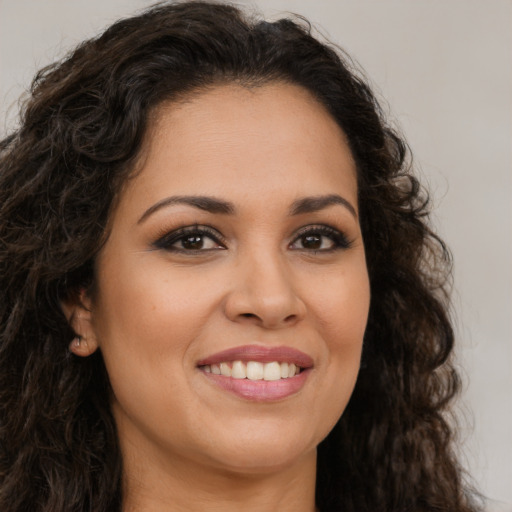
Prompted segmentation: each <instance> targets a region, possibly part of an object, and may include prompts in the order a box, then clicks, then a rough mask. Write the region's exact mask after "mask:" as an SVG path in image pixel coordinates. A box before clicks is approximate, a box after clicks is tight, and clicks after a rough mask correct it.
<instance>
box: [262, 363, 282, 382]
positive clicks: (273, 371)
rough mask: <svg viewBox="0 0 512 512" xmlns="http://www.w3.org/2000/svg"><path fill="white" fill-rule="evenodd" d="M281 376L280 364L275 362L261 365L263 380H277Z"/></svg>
mask: <svg viewBox="0 0 512 512" xmlns="http://www.w3.org/2000/svg"><path fill="white" fill-rule="evenodd" d="M280 378H281V366H280V365H279V363H277V362H273V363H267V364H266V365H265V366H264V367H263V380H279V379H280Z"/></svg>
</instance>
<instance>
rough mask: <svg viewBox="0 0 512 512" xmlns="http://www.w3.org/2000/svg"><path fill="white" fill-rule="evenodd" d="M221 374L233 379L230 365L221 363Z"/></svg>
mask: <svg viewBox="0 0 512 512" xmlns="http://www.w3.org/2000/svg"><path fill="white" fill-rule="evenodd" d="M220 374H221V375H224V377H231V368H230V366H229V365H228V363H220Z"/></svg>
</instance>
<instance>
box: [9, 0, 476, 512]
mask: <svg viewBox="0 0 512 512" xmlns="http://www.w3.org/2000/svg"><path fill="white" fill-rule="evenodd" d="M1 148H2V150H1V151H2V153H1V160H0V166H1V167H0V173H1V174H0V195H1V196H0V216H1V223H0V229H1V232H0V240H1V244H2V246H1V251H0V254H1V266H0V268H1V280H2V281H1V284H0V286H1V289H2V295H1V297H2V299H1V303H0V304H1V306H0V314H1V337H0V389H1V391H0V393H1V394H0V407H1V416H0V418H1V420H0V421H1V423H0V432H1V434H0V436H1V447H2V455H1V465H0V467H1V470H0V471H1V484H0V504H1V509H2V510H5V511H9V512H11V511H13V512H14V511H26V510H34V511H52V512H57V511H63V512H64V511H66V512H68V511H73V510H76V511H84V510H94V511H103V510H108V511H114V510H119V511H124V512H126V511H135V510H147V511H161V510H209V509H211V510H215V509H220V508H221V507H222V509H223V510H240V509H241V508H243V509H244V510H268V511H272V510H277V509H279V510H292V509H293V510H294V511H304V512H305V511H308V512H311V511H313V510H320V511H336V510H343V511H351V510H353V511H364V510H367V511H372V512H375V511H405V510H415V511H431V510H450V511H452V510H453V511H460V512H462V511H464V512H466V511H471V510H475V506H474V505H472V503H471V499H470V496H469V494H468V492H467V491H466V489H465V488H464V485H463V482H462V477H461V470H460V468H459V466H458V463H457V461H456V459H455V457H454V455H453V453H452V443H451V441H452V431H451V428H450V426H449V423H448V420H447V418H446V414H447V413H448V412H449V406H450V403H451V400H452V398H453V397H454V395H455V394H456V392H457V389H458V385H459V383H458V377H457V374H456V373H455V371H454V369H453V366H452V365H451V363H450V354H451V351H452V346H453V333H452V329H451V326H450V322H449V319H448V315H447V307H448V305H447V298H446V281H447V272H448V270H449V255H448V252H447V250H446V248H445V246H444V245H443V243H442V242H441V241H440V240H439V239H438V238H437V237H436V235H435V234H434V233H433V232H432V231H431V230H430V228H429V226H428V223H427V221H428V211H427V208H426V204H427V199H426V197H425V195H424V194H423V193H422V191H421V189H420V187H419V185H418V182H417V181H416V179H415V178H414V177H413V176H412V175H411V174H410V170H409V167H408V163H407V158H406V146H405V144H404V142H403V141H402V140H401V139H400V138H399V137H398V136H397V135H396V134H395V133H394V132H393V131H392V130H391V129H390V128H388V127H387V126H386V124H385V122H384V121H383V119H382V116H381V113H380V110H379V107H378V105H377V103H376V101H375V99H374V97H373V95H372V93H371V91H370V90H369V88H368V87H367V85H366V84H365V83H364V81H363V80H362V79H361V78H360V77H358V76H357V75H355V74H354V72H353V71H352V70H351V69H350V66H349V64H348V63H347V62H346V61H345V60H344V59H343V58H341V57H340V56H338V55H337V54H336V53H335V52H334V51H333V50H332V49H331V48H329V47H328V46H326V45H323V44H322V43H320V42H318V41H317V40H315V39H314V38H312V37H311V36H310V35H309V32H308V27H307V26H304V24H300V23H297V22H293V21H291V20H280V21H278V22H275V23H266V22H262V21H257V20H256V21H254V20H250V19H246V18H245V17H244V15H243V14H242V13H241V12H239V11H238V10H237V9H235V8H234V7H231V6H227V5H219V4H209V3H202V2H185V3H180V4H176V5H161V6H157V7H155V8H153V9H150V10H148V11H147V12H145V13H144V14H142V15H140V16H137V17H134V18H130V19H126V20H122V21H120V22H118V23H116V24H114V25H113V26H112V27H110V28H109V29H108V30H107V31H106V32H105V33H104V34H103V35H102V36H101V37H99V38H97V39H95V40H91V41H87V42H85V43H84V44H82V45H81V46H80V47H79V48H77V50H76V51H75V52H74V53H73V54H72V55H71V56H70V57H69V58H68V59H66V60H65V61H63V62H61V63H59V64H56V65H54V66H50V67H48V68H46V69H44V70H43V71H41V72H40V73H39V74H38V76H37V77H36V79H35V81H34V84H33V89H32V98H31V100H30V101H29V102H28V103H27V105H26V108H25V112H24V116H23V122H22V125H21V127H20V129H19V130H18V131H17V132H16V133H13V134H12V135H11V136H10V137H8V138H7V139H5V140H4V141H3V142H2V146H1Z"/></svg>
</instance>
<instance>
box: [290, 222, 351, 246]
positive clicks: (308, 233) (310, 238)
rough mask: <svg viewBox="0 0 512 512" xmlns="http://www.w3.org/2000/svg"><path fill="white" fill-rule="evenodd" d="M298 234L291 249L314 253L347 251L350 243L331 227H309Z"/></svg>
mask: <svg viewBox="0 0 512 512" xmlns="http://www.w3.org/2000/svg"><path fill="white" fill-rule="evenodd" d="M301 231H302V232H299V233H298V236H297V238H296V239H295V240H294V241H293V242H292V243H291V244H290V249H294V250H299V251H312V252H329V251H335V250H336V249H347V248H348V247H349V246H350V242H349V241H348V240H347V238H346V236H345V235H344V234H343V233H342V232H341V231H339V230H337V229H334V228H332V227H330V226H325V225H318V226H307V227H306V228H304V229H303V230H301Z"/></svg>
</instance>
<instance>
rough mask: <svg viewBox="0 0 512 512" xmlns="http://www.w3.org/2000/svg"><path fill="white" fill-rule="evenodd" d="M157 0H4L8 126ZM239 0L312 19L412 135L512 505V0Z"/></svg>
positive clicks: (486, 440)
mask: <svg viewBox="0 0 512 512" xmlns="http://www.w3.org/2000/svg"><path fill="white" fill-rule="evenodd" d="M151 3H152V2H148V1H144V0H0V135H2V134H5V132H6V131H7V130H8V128H9V127H12V126H14V124H15V117H16V112H17V105H16V101H17V98H18V97H19V96H20V95H21V94H22V93H23V91H25V90H26V88H27V87H28V84H29V83H30V80H31V78H32V76H33V75H34V73H35V71H36V70H37V69H39V68H40V67H42V66H43V65H45V64H47V63H50V62H52V61H53V60H55V59H56V58H59V57H61V56H62V55H63V54H64V53H65V52H66V51H67V50H69V49H70V48H71V47H72V46H74V45H75V44H77V43H78V42H80V41H81V40H82V39H83V38H86V37H90V36H93V35H95V34H97V33H98V31H99V30H100V29H102V28H104V27H105V26H106V25H107V24H109V23H111V22H113V21H114V20H115V19H117V18H119V17H121V16H126V15H129V14H131V13H133V12H134V11H135V10H137V9H140V8H142V7H145V6H148V5H151ZM239 3H241V4H244V5H249V6H252V7H254V8H256V9H257V10H260V11H262V12H264V13H265V14H266V15H267V16H277V15H278V14H279V13H280V12H282V11H292V12H297V13H300V14H303V15H305V16H306V17H307V18H309V19H310V20H311V21H312V22H313V23H314V24H315V25H316V26H317V27H318V28H319V30H320V31H321V33H322V34H324V35H326V36H327V37H328V38H329V39H331V40H333V41H334V42H336V43H338V44H339V45H341V46H342V47H343V48H344V49H346V50H347V51H348V52H349V53H350V54H351V55H352V56H353V57H355V58H356V60H357V61H358V62H359V63H360V64H361V66H362V67H363V68H364V69H365V70H366V72H367V74H368V75H369V77H370V78H371V81H372V83H373V85H374V87H375V89H376V91H377V93H378V95H379V96H380V97H382V98H385V99H383V102H384V107H385V109H386V110H389V111H390V112H391V114H392V116H393V119H394V120H395V122H396V123H397V125H399V126H400V127H401V129H402V130H403V132H404V133H405V134H406V136H407V139H408V141H409V143H410V145H411V147H412V150H413V153H414V156H415V162H416V165H417V168H418V172H419V174H420V176H421V177H422V179H423V181H424V183H426V184H428V185H429V187H430V190H431V193H432V196H433V200H434V205H435V216H434V222H435V224H436V226H437V229H438V231H439V232H440V234H441V235H442V236H443V237H444V238H445V239H446V240H447V241H448V244H449V246H450V247H451V249H452V252H453V255H454V259H455V293H454V309H455V316H456V326H457V332H458V360H459V362H460V365H461V367H463V368H464V370H463V378H464V383H465V390H464V394H463V400H462V401H461V402H460V405H459V410H460V411H459V414H460V417H461V428H460V434H461V438H462V440H463V441H464V444H463V448H462V450H463V460H464V461H465V464H466V465H467V467H469V469H470V472H471V473H472V475H473V476H474V478H475V480H476V482H477V484H478V486H479V487H480V489H481V490H482V491H483V493H484V494H486V495H487V496H489V497H490V498H493V499H494V500H496V503H494V504H492V505H491V506H490V510H498V509H500V510H512V507H510V504H512V469H511V465H512V397H511V395H512V320H511V318H512V208H511V197H512V150H511V141H512V23H511V20H512V2H511V1H510V0H373V1H372V0H317V1H314V0H296V1H293V0H272V1H270V0H259V1H257V0H255V1H253V2H249V1H241V2H239ZM506 504H509V505H506Z"/></svg>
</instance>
